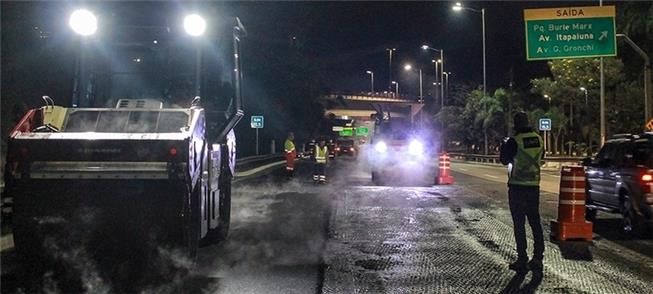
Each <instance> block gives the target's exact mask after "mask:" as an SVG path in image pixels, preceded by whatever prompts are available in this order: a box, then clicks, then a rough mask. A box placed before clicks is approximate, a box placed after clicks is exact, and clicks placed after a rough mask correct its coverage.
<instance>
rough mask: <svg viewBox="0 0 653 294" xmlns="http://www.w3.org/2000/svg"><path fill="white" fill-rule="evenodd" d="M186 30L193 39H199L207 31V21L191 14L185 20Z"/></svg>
mask: <svg viewBox="0 0 653 294" xmlns="http://www.w3.org/2000/svg"><path fill="white" fill-rule="evenodd" d="M184 30H186V33H187V34H189V35H191V36H193V37H199V36H201V35H203V34H204V31H205V30H206V21H205V20H204V18H203V17H201V16H199V15H197V14H189V15H187V16H186V17H185V18H184Z"/></svg>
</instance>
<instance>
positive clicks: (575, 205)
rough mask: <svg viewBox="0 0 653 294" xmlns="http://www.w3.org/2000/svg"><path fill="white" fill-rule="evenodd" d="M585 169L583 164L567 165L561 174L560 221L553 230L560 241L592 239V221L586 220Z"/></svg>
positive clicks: (553, 224)
mask: <svg viewBox="0 0 653 294" xmlns="http://www.w3.org/2000/svg"><path fill="white" fill-rule="evenodd" d="M585 198H586V197H585V171H584V170H583V167H582V166H565V167H563V168H562V171H561V175H560V196H559V199H558V221H552V222H551V232H552V234H554V236H556V237H557V239H558V240H560V241H565V240H567V239H582V240H585V241H592V223H591V222H588V221H586V220H585Z"/></svg>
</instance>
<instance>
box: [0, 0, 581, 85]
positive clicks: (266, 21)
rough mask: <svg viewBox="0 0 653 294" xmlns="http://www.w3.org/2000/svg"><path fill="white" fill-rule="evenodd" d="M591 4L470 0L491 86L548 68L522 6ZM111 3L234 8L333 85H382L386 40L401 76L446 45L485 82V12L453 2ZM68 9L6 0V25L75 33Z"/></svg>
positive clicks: (457, 66)
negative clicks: (20, 20) (528, 37)
mask: <svg viewBox="0 0 653 294" xmlns="http://www.w3.org/2000/svg"><path fill="white" fill-rule="evenodd" d="M588 4H590V2H580V3H579V2H576V3H574V2H539V1H536V2H535V1H531V2H465V5H468V6H470V7H485V8H486V23H487V25H486V28H487V45H488V48H487V55H488V56H487V69H488V84H489V87H491V88H494V87H500V86H506V85H507V84H508V81H509V71H510V68H514V77H515V81H516V83H517V86H520V87H525V86H527V85H528V81H529V79H530V78H532V77H535V76H541V75H545V74H546V69H545V67H544V65H543V63H542V62H526V60H525V54H524V40H523V38H524V37H523V35H524V32H523V20H522V11H523V9H524V8H530V7H556V6H574V5H588ZM113 5H114V6H113V8H112V9H116V10H117V9H124V10H122V11H121V12H120V13H125V17H124V18H123V19H125V21H128V22H131V23H141V24H157V23H158V24H164V23H165V24H168V25H170V26H174V22H175V20H176V19H177V18H178V16H179V15H181V14H183V12H184V11H191V10H193V7H195V5H197V7H201V11H202V12H204V13H208V14H213V15H214V16H216V17H224V16H236V15H237V16H240V17H241V19H242V20H243V22H244V23H245V24H246V26H247V27H248V29H249V30H250V32H252V34H251V35H252V37H251V38H250V40H249V42H250V44H252V45H254V46H256V43H257V42H275V41H276V42H279V41H281V42H286V41H287V42H289V41H290V39H291V37H292V36H296V37H297V42H298V43H299V44H300V45H301V46H302V48H303V49H304V50H306V51H307V52H310V54H312V55H313V56H314V60H315V62H316V63H319V64H320V66H321V68H322V69H323V70H324V71H325V73H327V77H328V78H329V79H330V85H329V86H330V88H332V89H334V90H350V91H360V90H366V89H367V87H368V76H367V75H366V74H365V70H367V69H371V70H373V71H374V72H375V74H376V80H377V85H383V86H386V84H387V81H388V76H387V74H388V73H387V71H388V70H387V66H388V63H387V62H388V55H387V52H386V51H385V48H388V47H395V48H397V49H398V52H397V53H396V56H395V59H394V66H393V67H394V68H395V69H396V73H395V77H397V74H400V76H399V78H400V79H402V78H403V81H404V82H410V81H414V80H415V79H414V77H412V78H411V77H410V76H407V74H406V73H402V72H401V71H400V65H401V64H403V63H405V62H412V63H422V64H423V67H424V70H425V73H426V74H429V75H432V74H433V73H432V72H433V68H432V66H431V64H430V63H429V61H430V60H431V58H432V56H431V55H432V54H433V52H431V53H430V54H431V55H430V54H429V53H424V52H423V51H421V50H420V49H419V46H420V45H421V44H422V43H427V44H430V45H431V46H433V47H435V48H443V49H444V50H445V60H446V62H447V64H446V68H447V71H451V72H453V73H454V76H453V77H452V81H454V82H467V81H473V82H477V83H480V82H481V81H482V67H481V65H482V49H481V45H482V42H481V16H480V14H479V13H474V12H470V11H465V12H462V13H456V12H453V11H452V10H451V5H452V2H444V1H443V2H226V3H225V2H208V3H199V4H192V3H170V2H146V3H137V2H121V3H113ZM15 7H20V8H21V9H18V10H16V9H14V8H15ZM117 7H119V8H117ZM71 9H72V5H71V4H66V3H43V2H41V3H33V4H29V3H20V4H19V3H7V2H3V14H2V18H3V26H5V28H6V27H7V26H6V24H7V22H11V21H12V20H14V19H16V17H20V16H19V15H18V14H22V16H23V17H30V16H37V17H36V19H38V20H37V21H34V25H40V26H41V27H42V28H44V29H45V30H48V31H50V32H51V36H52V35H55V36H52V37H55V38H56V37H57V36H56V34H69V33H70V32H68V31H65V30H66V29H67V28H66V26H65V21H66V18H67V13H68V10H71ZM103 9H106V7H103ZM16 11H19V12H20V13H16ZM102 13H109V12H108V11H103V12H102ZM59 14H61V15H59ZM62 16H63V17H62ZM100 17H102V16H100ZM18 29H21V28H18ZM27 29H29V27H27ZM3 41H5V40H4V34H3ZM4 55H5V54H4V52H3V56H4ZM9 74H10V73H9ZM402 85H405V84H402ZM402 88H403V87H402Z"/></svg>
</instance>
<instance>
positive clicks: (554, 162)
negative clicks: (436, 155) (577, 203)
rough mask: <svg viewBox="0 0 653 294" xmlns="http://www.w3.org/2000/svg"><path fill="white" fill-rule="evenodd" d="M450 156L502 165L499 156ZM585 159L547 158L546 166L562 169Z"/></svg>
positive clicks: (454, 154)
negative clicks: (563, 166)
mask: <svg viewBox="0 0 653 294" xmlns="http://www.w3.org/2000/svg"><path fill="white" fill-rule="evenodd" d="M449 156H451V157H452V158H455V159H459V160H464V161H473V162H480V163H492V164H501V162H500V161H499V155H496V154H494V155H482V154H468V153H457V152H452V153H449ZM582 160H583V157H570V156H567V157H564V156H545V157H544V162H545V166H548V167H561V166H562V165H580V162H581V161H582Z"/></svg>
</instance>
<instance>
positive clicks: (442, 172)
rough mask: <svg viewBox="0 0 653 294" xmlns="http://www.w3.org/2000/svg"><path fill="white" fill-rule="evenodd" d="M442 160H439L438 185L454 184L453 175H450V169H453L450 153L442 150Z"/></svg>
mask: <svg viewBox="0 0 653 294" xmlns="http://www.w3.org/2000/svg"><path fill="white" fill-rule="evenodd" d="M439 159H440V160H439V161H438V169H439V172H438V179H437V183H438V185H450V184H453V177H452V176H451V175H450V172H449V170H451V163H450V161H449V154H447V153H446V152H442V154H440V158H439Z"/></svg>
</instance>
